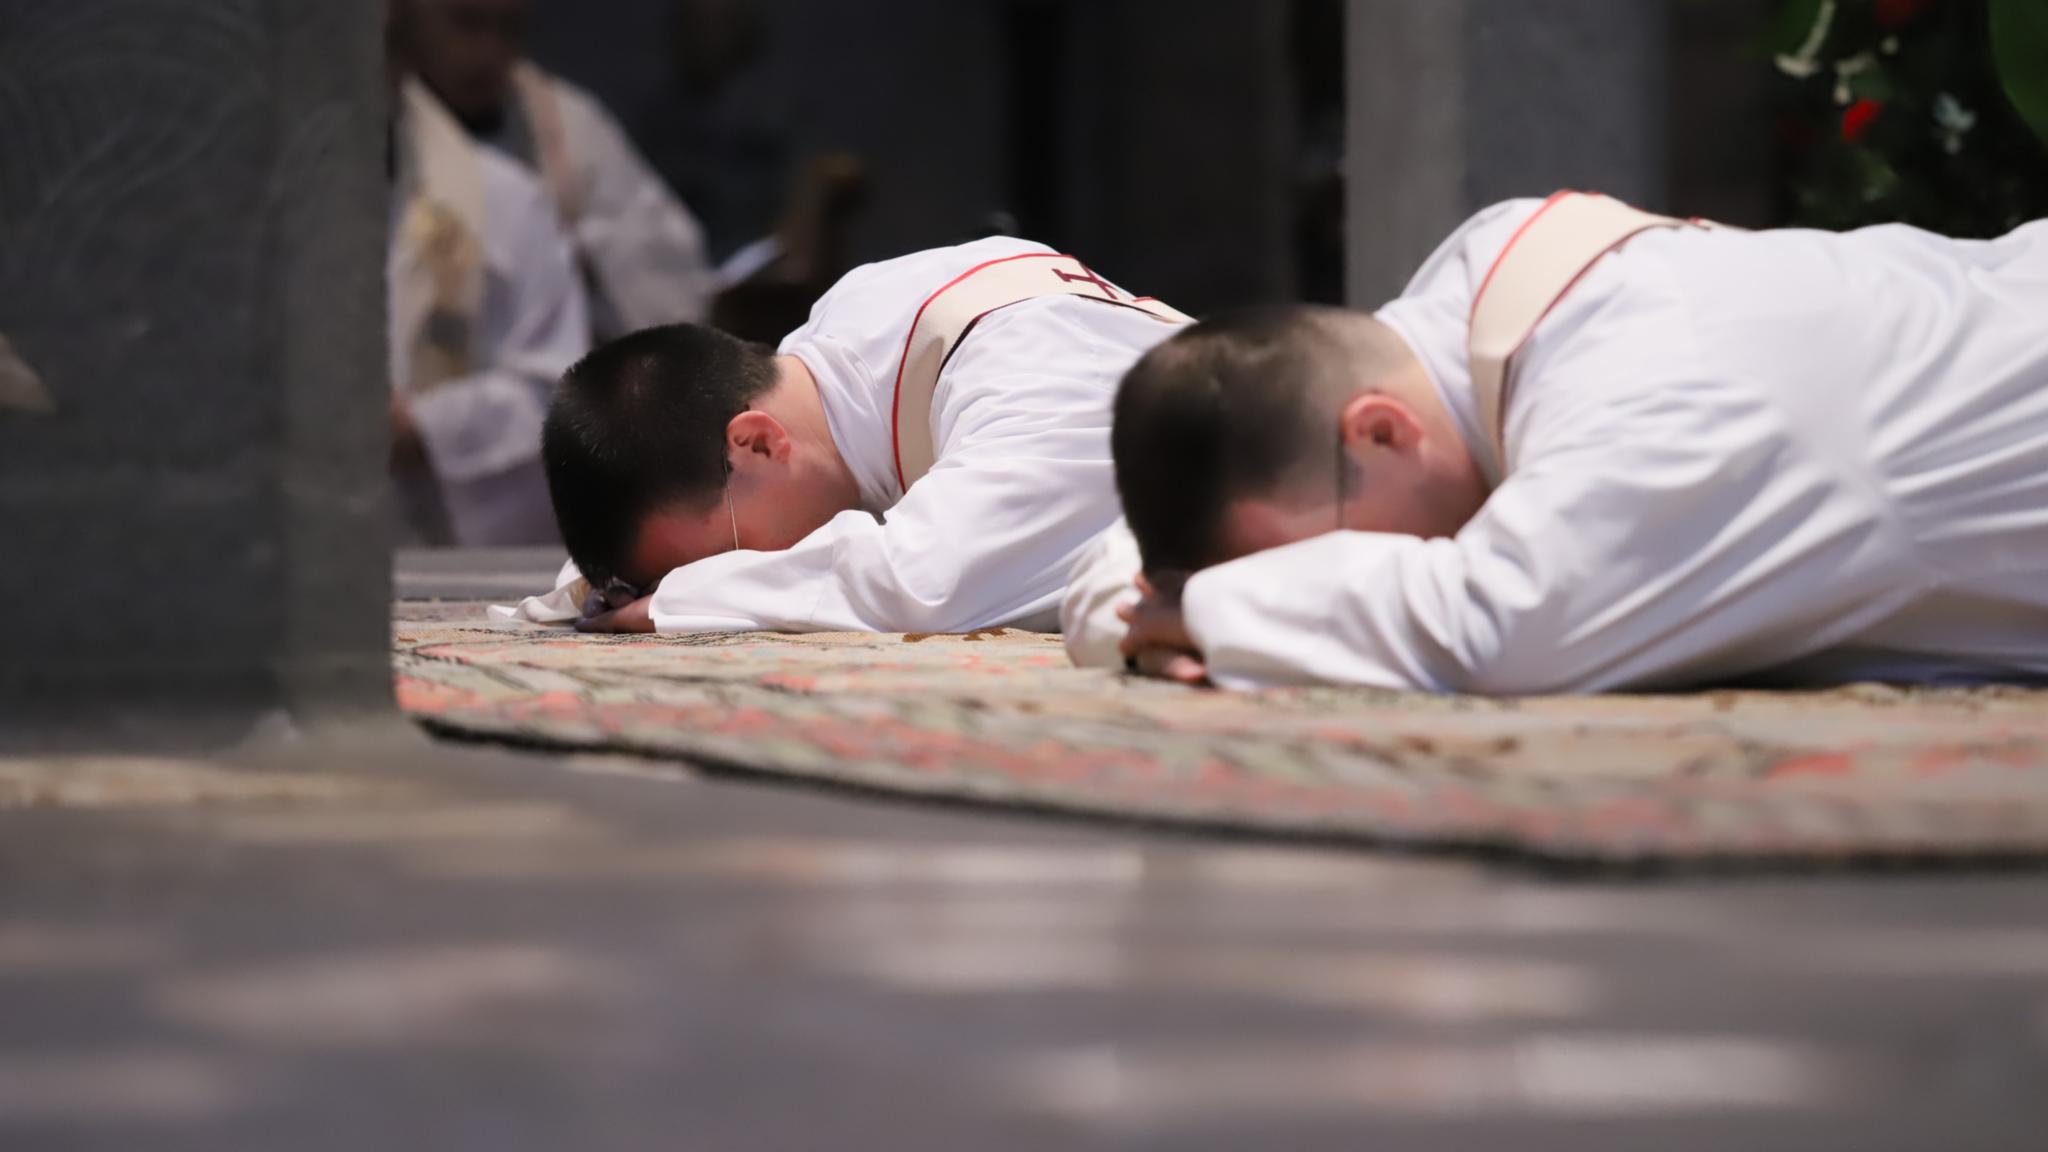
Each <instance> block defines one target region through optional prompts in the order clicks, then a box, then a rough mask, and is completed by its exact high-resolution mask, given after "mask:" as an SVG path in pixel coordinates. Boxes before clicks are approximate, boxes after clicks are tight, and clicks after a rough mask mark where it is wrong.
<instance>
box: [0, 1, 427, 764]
mask: <svg viewBox="0 0 2048 1152" xmlns="http://www.w3.org/2000/svg"><path fill="white" fill-rule="evenodd" d="M382 56H383V45H382V11H381V7H380V5H378V4H376V3H371V2H368V0H348V2H345V3H309V2H307V0H205V2H204V3H193V2H172V0H8V2H7V3H6V4H5V5H0V340H4V342H5V343H4V344H0V610H4V615H0V733H5V732H18V731H20V730H22V729H23V728H27V727H32V726H39V725H51V724H60V723H69V724H72V725H74V726H75V725H78V724H86V725H92V724H98V723H101V718H102V717H106V716H110V715H114V714H118V713H120V712H123V711H129V710H133V711H151V710H158V709H169V710H171V711H172V713H173V714H175V715H180V716H185V715H200V714H204V715H209V716H219V715H222V714H241V713H251V714H253V713H257V712H262V711H267V710H272V709H277V708H289V709H291V710H292V711H293V712H294V713H296V714H297V715H299V716H301V717H311V716H316V715H322V714H326V713H329V712H334V711H347V712H354V711H359V710H365V709H378V708H382V707H384V706H386V705H387V704H388V700H389V696H390V687H389V684H390V676H389V671H388V660H387V655H386V653H387V649H388V642H389V636H388V630H389V616H388V606H387V604H388V594H389V582H390V577H389V547H388V542H387V540H386V529H385V526H384V525H385V520H384V516H383V503H384V500H385V494H384V487H385V482H384V474H385V473H384V468H385V453H386V446H385V445H386V436H387V425H388V416H387V415H386V412H387V405H388V399H387V398H388V394H389V393H388V388H389V386H388V384H387V382H386V381H387V377H386V365H385V357H384V352H383V349H384V321H383V278H382V268H383V261H384V229H385V222H384V221H385V190H384V150H385V145H384V141H385V126H384V123H385V121H384V103H385V90H384V80H383V65H382Z"/></svg>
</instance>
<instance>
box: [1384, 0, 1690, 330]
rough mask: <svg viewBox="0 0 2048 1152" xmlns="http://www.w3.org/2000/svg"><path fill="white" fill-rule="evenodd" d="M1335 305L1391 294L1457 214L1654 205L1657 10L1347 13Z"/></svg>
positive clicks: (1442, 2)
mask: <svg viewBox="0 0 2048 1152" xmlns="http://www.w3.org/2000/svg"><path fill="white" fill-rule="evenodd" d="M1347 17H1348V28H1347V31H1346V39H1347V44H1346V49H1345V50H1346V53H1347V57H1348V61H1349V67H1348V71H1347V79H1348V82H1349V90H1348V95H1347V100H1348V103H1349V112H1350V122H1349V125H1348V127H1347V140H1346V156H1347V160H1346V164H1347V171H1346V179H1347V185H1348V193H1347V196H1348V200H1347V208H1348V223H1347V227H1348V233H1349V239H1348V251H1347V254H1346V255H1347V257H1348V261H1349V271H1348V274H1347V280H1348V294H1349V296H1350V298H1351V301H1352V303H1353V304H1355V305H1358V306H1361V307H1370V306H1373V305H1376V304H1378V303H1381V302H1382V301H1384V300H1386V299H1387V298H1389V297H1390V296H1392V295H1394V294H1395V293H1397V292H1399V291H1400V289H1401V286H1402V284H1403V283H1405V282H1406V280H1407V278H1408V276H1409V274H1411V273H1412V272H1413V271H1414V270H1415V269H1416V268H1417V267H1418V266H1420V264H1421V263H1422V261H1423V260H1424V259H1425V258H1426V257H1427V256H1428V255H1429V253H1430V251H1431V250H1432V249H1433V248H1434V247H1435V245H1436V244H1437V242H1438V241H1440V240H1442V239H1443V238H1444V237H1445V236H1446V235H1448V234H1449V233H1450V232H1451V230H1452V229H1454V228H1455V227H1456V226H1457V225H1458V224H1459V223H1460V222H1461V221H1462V220H1464V219H1465V218H1466V217H1467V216H1469V215H1470V214H1471V213H1472V212H1473V211H1475V210H1477V209H1478V208H1481V207H1483V206H1485V205H1487V204H1490V203H1493V202H1496V201H1499V200H1505V199H1510V198H1513V197H1518V196H1546V195H1548V194H1550V193H1551V192H1554V191H1556V190H1558V189H1560V188H1584V189H1591V190H1597V191H1602V192H1607V193H1610V194H1612V195H1615V196H1619V197H1622V198H1623V199H1626V200H1629V201H1631V202H1632V203H1636V204H1640V205H1642V206H1644V207H1648V208H1662V207H1666V203H1665V201H1666V198H1667V190H1668V180H1667V172H1668V170H1669V151H1670V140H1669V121H1670V115H1671V112H1670V109H1671V101H1672V97H1673V93H1672V88H1671V81H1670V70H1671V58H1672V36H1671V12H1670V9H1669V6H1668V2H1667V0H1350V6H1349V8H1348V10H1347Z"/></svg>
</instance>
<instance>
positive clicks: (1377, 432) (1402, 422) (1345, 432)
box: [1337, 392, 1423, 452]
mask: <svg viewBox="0 0 2048 1152" xmlns="http://www.w3.org/2000/svg"><path fill="white" fill-rule="evenodd" d="M1337 420H1338V429H1339V432H1340V433H1341V434H1342V436H1343V437H1344V443H1345V445H1346V446H1347V447H1351V448H1362V447H1373V448H1386V449H1390V450H1392V451H1395V452H1413V451H1415V450H1416V448H1417V447H1418V446H1420V445H1421V443H1422V438H1423V430H1422V420H1421V418H1420V417H1418V416H1416V414H1415V410H1414V409H1412V408H1410V407H1408V405H1406V404H1403V403H1402V402H1401V401H1400V400H1398V399H1396V398H1394V397H1392V396H1389V395H1387V394H1386V393H1383V392H1363V393H1360V394H1359V395H1357V396H1353V397H1352V398H1351V399H1350V401H1349V402H1347V403H1346V404H1345V405H1344V408H1343V411H1342V412H1341V413H1339V415H1338V417H1337Z"/></svg>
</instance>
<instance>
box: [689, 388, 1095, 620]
mask: <svg viewBox="0 0 2048 1152" xmlns="http://www.w3.org/2000/svg"><path fill="white" fill-rule="evenodd" d="M1000 384H1001V389H1000V390H1007V391H1011V392H1013V393H1014V392H1017V391H1020V390H1021V391H1023V392H1024V393H1025V394H1029V392H1030V390H1032V389H1034V388H1041V387H1042V388H1043V389H1044V390H1045V391H1048V392H1058V391H1059V390H1060V389H1062V388H1063V387H1067V386H1068V382H1066V381H1062V380H1060V379H1055V378H1037V377H1030V376H1021V377H1013V378H1011V379H1010V380H1007V381H1002V382H1000ZM1020 423H1021V424H1022V426H1021V427H1020V426H1018V425H1019V424H1020ZM1106 425H1107V411H1106V406H1105V410H1104V411H1103V412H1102V413H1101V414H1100V415H1099V416H1096V417H1091V418H1086V419H1080V420H1075V419H1070V418H1069V419H1062V418H1060V417H1059V416H1058V415H1057V413H1054V412H1049V413H1048V414H1047V418H1045V419H1026V418H1024V417H1021V416H1018V417H1013V418H1012V419H1011V420H996V421H993V422H992V423H991V424H990V426H989V427H988V428H986V429H985V430H984V431H983V432H982V433H981V434H980V435H979V436H978V437H977V438H976V439H974V440H971V441H969V442H967V443H964V444H961V445H959V446H957V447H950V446H949V448H948V450H947V452H946V454H945V455H944V456H943V457H942V458H941V459H940V461H939V462H938V464H936V465H935V466H934V467H933V468H932V470H931V471H930V472H929V473H928V474H926V475H925V477H924V478H923V479H921V480H919V481H918V482H917V483H915V484H913V485H911V487H910V491H909V492H907V493H906V494H905V495H904V497H903V499H902V500H901V501H899V502H898V503H897V504H896V506H895V507H894V508H891V509H890V510H889V513H888V520H887V523H883V522H880V521H877V520H876V519H875V518H874V517H873V516H871V515H869V514H868V513H865V512H844V513H841V514H840V515H839V516H837V517H836V518H834V519H833V520H832V521H831V522H830V523H828V524H826V525H825V526H824V527H823V528H820V529H819V530H818V531H816V532H813V533H812V534H811V535H809V536H808V537H805V538H804V539H803V540H802V541H801V542H799V543H798V544H797V545H796V546H795V547H793V548H790V549H787V550H786V551H781V552H731V553H726V554H723V555H719V556H712V557H710V558H708V559H705V560H702V561H699V562H698V563H696V564H692V565H689V566H688V567H685V568H679V569H677V570H675V571H674V572H671V573H669V575H668V577H667V578H666V579H664V580H663V581H662V582H661V586H660V588H658V589H657V590H656V592H655V595H654V602H653V613H652V615H653V617H654V622H655V626H656V627H657V628H658V629H659V630H660V631H663V632H697V631H731V630H744V629H753V628H764V629H772V630H776V631H789V632H839V631H862V632H962V631H968V630H971V629H975V628H986V627H993V626H996V625H999V624H1012V623H1016V622H1018V621H1020V620H1022V619H1025V618H1027V617H1035V616H1041V615H1043V614H1045V613H1047V612H1049V611H1050V610H1052V609H1054V608H1056V607H1057V606H1058V604H1059V599H1060V594H1061V592H1062V590H1063V589H1064V588H1065V587H1066V582H1067V575H1068V573H1069V572H1070V571H1071V570H1072V568H1073V565H1074V560H1075V557H1076V556H1077V555H1079V553H1080V552H1081V550H1082V549H1083V548H1085V547H1086V546H1087V544H1088V542H1089V541H1090V540H1092V539H1093V538H1094V537H1095V536H1096V535H1097V534H1099V533H1100V532H1101V531H1102V530H1103V529H1104V528H1105V527H1107V526H1108V525H1109V524H1110V523H1111V522H1112V521H1114V520H1115V518H1116V493H1115V485H1114V482H1113V479H1112V474H1111V464H1110V460H1109V449H1108V429H1107V427H1106Z"/></svg>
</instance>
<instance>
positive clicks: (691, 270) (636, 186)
mask: <svg viewBox="0 0 2048 1152" xmlns="http://www.w3.org/2000/svg"><path fill="white" fill-rule="evenodd" d="M562 107H563V112H564V115H565V116H573V117H574V119H575V127H574V131H573V132H572V133H571V136H572V139H573V141H574V143H573V147H575V149H576V150H577V152H578V153H579V156H580V158H581V160H582V164H581V165H580V166H581V167H582V168H583V170H584V171H585V172H586V173H588V176H589V180H588V183H587V185H586V186H585V188H584V195H585V196H586V197H587V199H586V202H585V203H584V205H583V212H582V215H581V216H580V217H579V218H578V219H577V222H576V239H577V243H578V245H579V246H580V247H581V249H582V250H583V253H584V254H585V256H586V257H588V259H589V261H590V265H591V268H592V271H593V272H594V274H595V275H596V277H597V280H598V282H599V284H601V285H602V286H603V290H604V295H605V297H606V298H607V300H608V301H609V302H610V304H611V306H612V308H613V310H614V311H615V313H616V315H615V317H614V319H615V320H616V321H617V322H618V323H619V324H620V325H621V326H622V328H623V329H624V330H625V331H627V332H632V331H637V330H638V329H641V328H647V327H651V326H653V325H657V324H674V323H677V322H679V321H701V320H703V319H704V318H705V317H706V316H708V315H710V312H711V297H712V294H713V292H714V291H715V290H716V285H715V283H714V280H715V276H716V272H715V270H714V269H713V267H712V265H711V258H710V254H709V253H708V251H707V250H706V247H705V242H704V229H703V226H702V225H700V224H699V223H698V222H697V219H696V217H694V216H692V215H691V214H690V212H689V210H688V209H687V208H685V207H684V206H683V204H682V201H680V200H678V199H677V198H676V196H675V194H674V193H673V192H671V191H669V188H668V186H667V185H666V184H664V183H662V181H661V178H660V177H658V176H656V175H655V174H654V172H653V170H651V169H650V168H648V166H647V162H646V161H645V160H643V159H641V157H640V153H639V152H638V151H636V150H635V149H634V147H633V144H632V142H631V141H630V140H628V139H627V138H626V134H625V131H624V130H623V129H621V128H620V127H619V125H618V123H617V121H615V120H613V119H612V117H611V114H610V113H608V112H606V111H605V110H604V108H603V106H602V105H600V104H598V103H597V101H596V100H595V99H594V98H592V97H590V96H587V95H585V94H583V93H581V92H574V91H564V92H563V93H562Z"/></svg>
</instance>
